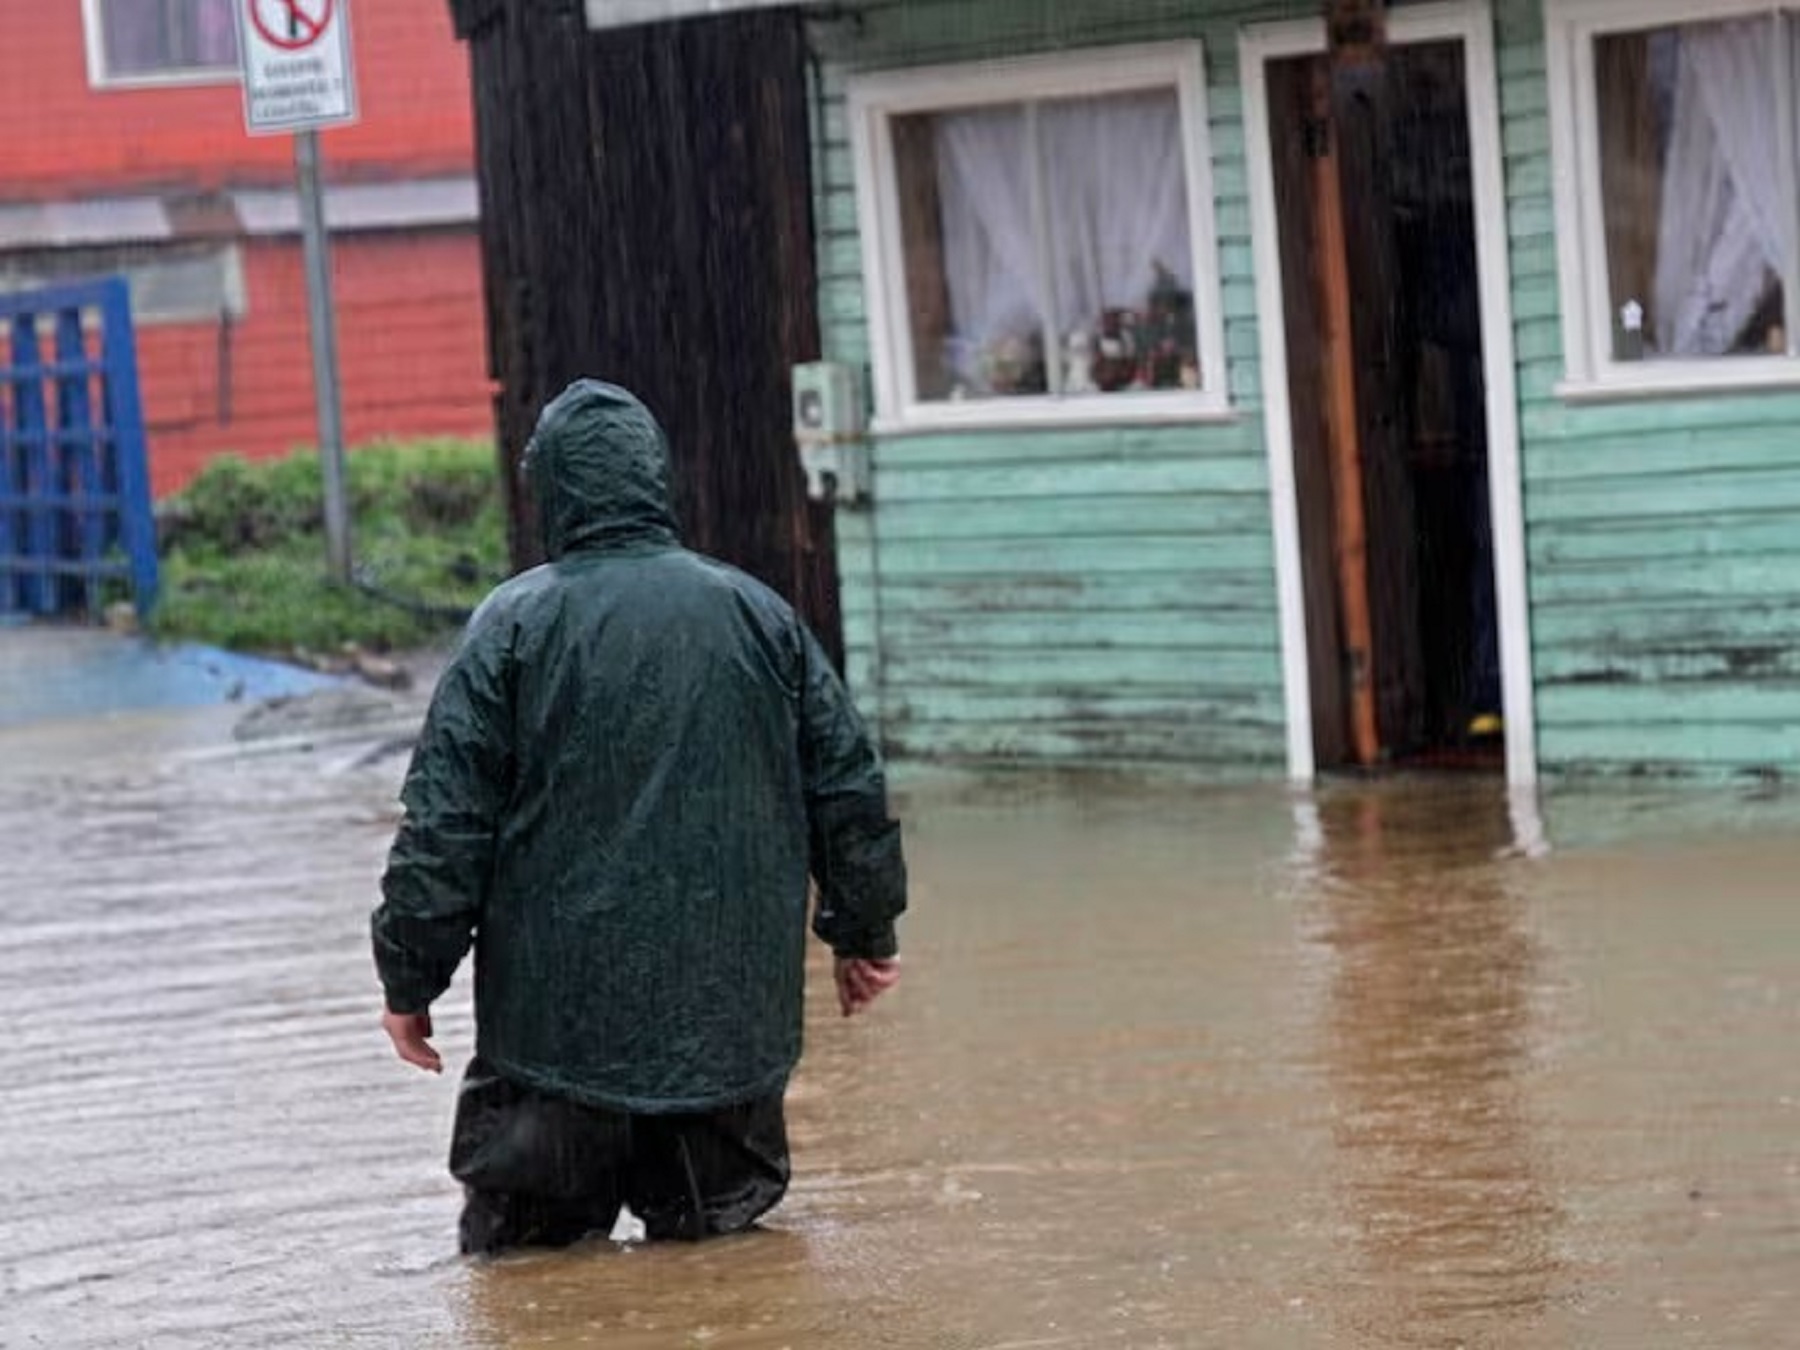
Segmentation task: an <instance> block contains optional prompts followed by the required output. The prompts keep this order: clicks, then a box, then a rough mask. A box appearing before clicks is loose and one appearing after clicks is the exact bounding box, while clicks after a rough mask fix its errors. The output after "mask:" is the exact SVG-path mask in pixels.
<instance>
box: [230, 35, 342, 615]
mask: <svg viewBox="0 0 1800 1350" xmlns="http://www.w3.org/2000/svg"><path fill="white" fill-rule="evenodd" d="M237 17H238V49H239V52H240V53H241V55H242V59H243V69H244V123H245V126H246V127H247V128H248V129H249V132H250V134H251V135H253V136H259V135H267V134H271V133H279V132H293V133H294V168H295V178H296V187H297V190H298V197H299V205H300V233H301V240H302V244H303V247H304V250H305V255H306V295H307V314H308V320H309V326H310V328H311V331H312V363H313V386H314V392H315V395H316V398H317V402H318V418H319V457H320V461H321V463H322V465H323V468H324V475H325V551H326V561H327V563H328V565H329V567H330V570H331V576H332V578H333V579H334V580H336V581H339V582H342V583H346V584H347V583H348V582H349V580H350V503H349V493H348V489H347V486H346V481H345V480H346V474H345V467H344V420H343V411H342V400H341V398H340V396H339V392H338V360H337V315H336V310H335V306H334V305H333V303H332V295H331V236H330V234H329V232H328V230H327V227H326V222H325V193H324V187H323V184H322V182H321V174H320V172H319V159H320V155H319V128H320V127H327V126H343V125H344V124H346V123H349V122H354V121H355V120H356V80H355V75H354V71H353V67H352V64H351V59H350V58H351V53H350V18H349V14H348V12H347V4H346V0H238V5H237Z"/></svg>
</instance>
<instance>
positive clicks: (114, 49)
mask: <svg viewBox="0 0 1800 1350" xmlns="http://www.w3.org/2000/svg"><path fill="white" fill-rule="evenodd" d="M100 17H101V36H102V40H103V42H104V45H105V48H106V73H107V74H108V75H112V76H121V75H161V74H168V73H171V72H177V71H194V70H221V69H230V68H232V67H234V66H236V65H237V60H238V54H237V22H236V18H235V16H234V14H233V11H232V0H101V6H100Z"/></svg>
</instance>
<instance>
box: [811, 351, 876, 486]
mask: <svg viewBox="0 0 1800 1350" xmlns="http://www.w3.org/2000/svg"><path fill="white" fill-rule="evenodd" d="M867 431H868V429H867V425H866V424H865V422H864V420H863V404H862V390H861V389H860V388H859V387H858V382H857V379H856V372H855V371H854V370H852V369H851V368H850V367H849V366H846V365H842V364H840V363H838V362H835V361H815V362H812V363H810V364H807V365H803V366H795V367H794V443H795V445H796V446H797V447H798V448H799V451H800V467H801V468H802V469H804V470H805V471H806V493H807V495H808V496H809V497H812V498H813V499H815V500H817V501H835V502H837V503H839V504H841V505H851V504H855V503H858V502H864V501H867V500H868V497H869V487H870V480H871V473H870V464H869V440H868V434H867Z"/></svg>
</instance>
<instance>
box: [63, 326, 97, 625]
mask: <svg viewBox="0 0 1800 1350" xmlns="http://www.w3.org/2000/svg"><path fill="white" fill-rule="evenodd" d="M56 364H57V366H58V367H59V368H60V373H59V374H58V375H57V377H56V431H57V434H56V435H55V436H54V437H53V438H52V443H53V444H55V445H60V446H62V447H63V448H64V449H65V451H66V454H67V457H66V459H65V460H64V463H63V466H62V472H61V473H60V474H59V475H58V476H57V487H58V488H59V489H60V490H61V491H62V493H63V494H64V496H63V500H64V502H65V503H67V505H66V506H65V508H64V511H65V513H64V516H63V521H64V524H63V544H62V551H63V553H64V554H65V555H66V554H69V553H73V554H75V555H76V556H77V557H79V558H80V559H81V561H82V562H84V563H87V564H89V565H90V566H92V565H93V564H96V563H98V562H99V561H100V559H101V558H102V556H104V554H105V552H106V517H105V515H104V514H103V513H102V511H101V510H100V509H99V508H98V507H96V506H94V505H93V504H92V503H93V502H95V501H97V500H98V499H99V498H100V496H101V495H102V494H101V489H100V456H101V454H102V452H103V448H102V447H101V446H100V444H99V443H98V442H97V440H96V439H95V436H94V430H95V428H94V398H93V392H92V388H91V383H92V380H93V377H94V367H93V365H92V364H91V363H90V362H89V361H88V359H87V335H86V334H85V333H84V332H83V331H82V327H81V314H80V311H78V310H73V309H65V310H62V311H61V312H60V313H58V314H57V316H56ZM87 592H88V593H87V595H86V596H85V597H84V598H85V600H86V603H87V607H88V610H89V612H90V613H98V612H99V610H100V594H99V588H98V587H94V586H90V587H88V588H87Z"/></svg>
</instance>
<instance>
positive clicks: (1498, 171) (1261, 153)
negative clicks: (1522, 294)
mask: <svg viewBox="0 0 1800 1350" xmlns="http://www.w3.org/2000/svg"><path fill="white" fill-rule="evenodd" d="M1387 30H1388V41H1389V43H1391V44H1392V45H1395V46H1405V45H1408V44H1411V43H1419V42H1445V41H1454V42H1460V43H1461V44H1462V49H1463V71H1464V78H1465V80H1466V81H1467V84H1468V91H1467V97H1468V110H1469V150H1470V172H1471V174H1472V176H1473V178H1474V191H1475V199H1474V209H1475V258H1476V267H1477V271H1478V273H1479V280H1480V286H1481V351H1482V363H1483V366H1484V372H1483V373H1484V375H1485V383H1486V396H1487V438H1488V489H1489V491H1488V499H1489V504H1490V509H1491V511H1492V513H1493V554H1494V592H1495V600H1496V605H1495V612H1496V616H1497V620H1498V624H1499V630H1500V687H1501V697H1502V702H1503V704H1504V708H1503V711H1504V713H1505V715H1506V777H1507V781H1508V782H1509V783H1510V784H1512V785H1513V786H1514V787H1530V786H1532V785H1533V784H1535V783H1536V781H1537V727H1536V715H1535V711H1534V708H1533V690H1532V682H1531V614H1530V604H1529V599H1528V596H1527V593H1526V589H1525V513H1524V505H1523V496H1522V492H1521V475H1520V458H1519V402H1518V388H1517V377H1516V373H1515V367H1514V354H1513V320H1512V291H1511V276H1512V266H1511V260H1510V258H1509V256H1508V239H1507V228H1506V180H1505V169H1504V161H1503V159H1502V153H1501V145H1500V91H1499V75H1498V72H1497V70H1496V68H1495V64H1494V23H1493V14H1492V11H1491V9H1490V8H1489V5H1488V3H1487V0H1450V2H1449V3H1441V4H1422V5H1416V6H1414V5H1408V6H1406V7H1404V8H1401V9H1390V10H1389V11H1388V16H1387ZM1326 50H1327V42H1326V35H1325V23H1324V21H1323V20H1318V19H1309V20H1302V21H1298V22H1293V23H1279V24H1259V25H1253V26H1251V27H1248V28H1246V29H1245V30H1244V32H1243V34H1242V35H1241V36H1240V38H1239V40H1238V61H1239V70H1240V80H1241V82H1242V85H1243V93H1244V153H1245V156H1246V158H1247V160H1248V168H1249V180H1250V183H1249V185H1250V224H1251V236H1252V244H1253V248H1254V253H1255V266H1256V312H1257V320H1258V322H1257V328H1258V329H1259V331H1260V341H1261V347H1262V372H1263V379H1262V385H1263V432H1264V438H1265V440H1266V441H1267V446H1268V454H1269V492H1270V497H1271V504H1272V508H1273V514H1274V531H1275V573H1276V582H1277V587H1278V590H1279V594H1280V605H1281V659H1282V686H1283V692H1284V694H1285V697H1286V700H1287V728H1288V775H1289V777H1290V778H1292V779H1294V780H1295V781H1296V782H1311V781H1312V779H1313V776H1314V773H1315V765H1314V763H1313V726H1312V680H1311V677H1310V674H1309V671H1308V666H1307V650H1306V596H1305V587H1304V584H1303V581H1302V575H1301V567H1300V502H1299V496H1298V493H1297V492H1296V490H1295V486H1294V431H1293V419H1292V414H1291V411H1290V406H1289V402H1288V400H1289V397H1290V393H1289V389H1288V360H1287V323H1286V313H1287V310H1286V306H1285V299H1284V296H1283V294H1282V277H1281V242H1280V235H1279V234H1278V233H1277V231H1278V230H1279V228H1280V220H1279V218H1278V214H1277V211H1276V207H1275V162H1274V158H1273V155H1272V153H1271V144H1272V142H1271V137H1270V133H1269V90H1268V77H1267V63H1268V62H1270V61H1272V60H1280V59H1282V58H1285V57H1294V56H1316V55H1323V54H1324V53H1325V51H1326Z"/></svg>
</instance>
